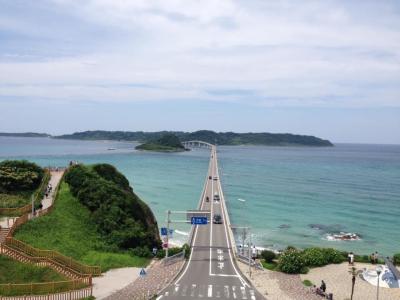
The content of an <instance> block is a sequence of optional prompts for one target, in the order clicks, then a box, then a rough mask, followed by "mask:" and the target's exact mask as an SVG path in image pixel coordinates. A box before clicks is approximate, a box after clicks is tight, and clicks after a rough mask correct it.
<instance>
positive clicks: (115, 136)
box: [55, 130, 333, 147]
mask: <svg viewBox="0 0 400 300" xmlns="http://www.w3.org/2000/svg"><path fill="white" fill-rule="evenodd" d="M167 134H173V135H175V136H177V137H178V138H179V139H180V141H182V142H184V141H190V140H202V141H204V142H208V143H211V144H214V143H217V144H218V145H266V146H311V147H314V146H317V147H321V146H322V147H324V146H328V147H329V146H333V144H332V143H331V142H330V141H328V140H324V139H321V138H318V137H315V136H311V135H298V134H290V133H268V132H257V133H253V132H248V133H235V132H214V131H211V130H199V131H195V132H183V131H158V132H143V131H102V130H96V131H84V132H76V133H73V134H66V135H61V136H57V137H55V138H61V139H78V140H118V141H120V140H122V141H138V142H142V143H148V144H151V143H152V142H154V141H157V140H158V139H160V138H162V137H163V136H164V135H167Z"/></svg>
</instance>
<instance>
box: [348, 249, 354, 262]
mask: <svg viewBox="0 0 400 300" xmlns="http://www.w3.org/2000/svg"><path fill="white" fill-rule="evenodd" d="M347 260H348V262H349V265H353V264H354V254H353V252H350V253H349V255H348V256H347Z"/></svg>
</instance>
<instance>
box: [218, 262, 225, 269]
mask: <svg viewBox="0 0 400 300" xmlns="http://www.w3.org/2000/svg"><path fill="white" fill-rule="evenodd" d="M218 268H219V269H220V270H222V269H223V268H224V263H223V262H219V263H218Z"/></svg>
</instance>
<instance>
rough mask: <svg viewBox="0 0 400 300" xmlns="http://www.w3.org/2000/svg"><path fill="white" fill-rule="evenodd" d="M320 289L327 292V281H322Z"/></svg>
mask: <svg viewBox="0 0 400 300" xmlns="http://www.w3.org/2000/svg"><path fill="white" fill-rule="evenodd" d="M320 289H321V291H323V292H324V293H325V291H326V283H325V281H323V280H322V281H321V287H320Z"/></svg>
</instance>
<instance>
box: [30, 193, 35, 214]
mask: <svg viewBox="0 0 400 300" xmlns="http://www.w3.org/2000/svg"><path fill="white" fill-rule="evenodd" d="M31 201H32V218H33V217H34V213H35V197H33V195H32V196H31Z"/></svg>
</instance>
